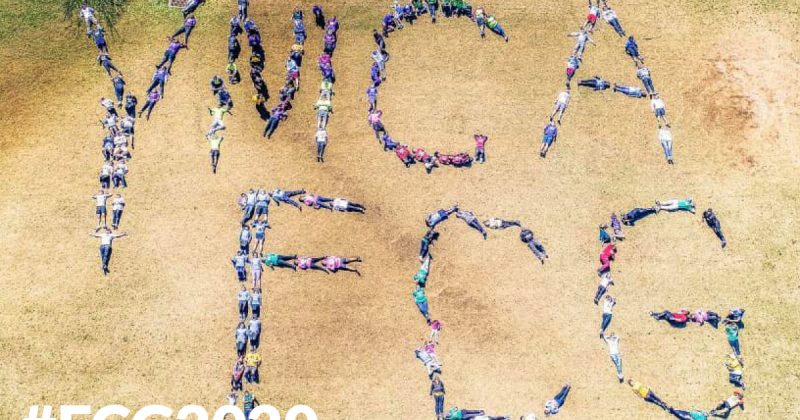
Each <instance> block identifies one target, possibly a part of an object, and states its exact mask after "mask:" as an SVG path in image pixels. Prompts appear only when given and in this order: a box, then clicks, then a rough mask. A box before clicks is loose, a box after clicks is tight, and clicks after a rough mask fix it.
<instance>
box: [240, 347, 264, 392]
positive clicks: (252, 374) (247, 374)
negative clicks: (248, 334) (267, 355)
mask: <svg viewBox="0 0 800 420" xmlns="http://www.w3.org/2000/svg"><path fill="white" fill-rule="evenodd" d="M259 366H261V355H260V354H258V352H257V351H255V350H253V349H250V351H248V352H247V354H246V355H245V356H244V378H245V380H247V383H248V384H252V383H259V382H258V381H259V378H258V367H259Z"/></svg>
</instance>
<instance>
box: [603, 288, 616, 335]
mask: <svg viewBox="0 0 800 420" xmlns="http://www.w3.org/2000/svg"><path fill="white" fill-rule="evenodd" d="M616 304H617V300H616V299H614V298H613V297H611V295H606V298H605V299H603V321H602V322H601V323H600V338H603V336H604V335H605V333H606V329H607V328H608V326H609V325H610V324H611V311H612V310H613V309H614V305H616Z"/></svg>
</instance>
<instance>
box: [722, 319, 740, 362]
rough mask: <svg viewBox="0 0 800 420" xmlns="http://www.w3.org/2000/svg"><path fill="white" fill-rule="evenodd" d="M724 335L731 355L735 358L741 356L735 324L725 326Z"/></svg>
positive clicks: (737, 328) (737, 330) (737, 329)
mask: <svg viewBox="0 0 800 420" xmlns="http://www.w3.org/2000/svg"><path fill="white" fill-rule="evenodd" d="M725 335H726V336H727V337H728V344H730V345H731V349H733V354H734V355H736V357H739V356H741V355H742V352H741V350H740V348H739V327H738V326H737V325H736V324H732V323H728V324H727V325H726V326H725Z"/></svg>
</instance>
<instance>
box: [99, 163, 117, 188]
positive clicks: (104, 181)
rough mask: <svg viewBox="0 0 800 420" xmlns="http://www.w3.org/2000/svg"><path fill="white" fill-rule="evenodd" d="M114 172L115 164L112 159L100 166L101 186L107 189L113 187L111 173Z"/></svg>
mask: <svg viewBox="0 0 800 420" xmlns="http://www.w3.org/2000/svg"><path fill="white" fill-rule="evenodd" d="M112 172H114V166H113V165H112V164H111V161H108V160H107V161H106V162H105V163H103V166H102V167H101V168H100V188H102V189H104V190H107V189H108V188H110V187H111V173H112Z"/></svg>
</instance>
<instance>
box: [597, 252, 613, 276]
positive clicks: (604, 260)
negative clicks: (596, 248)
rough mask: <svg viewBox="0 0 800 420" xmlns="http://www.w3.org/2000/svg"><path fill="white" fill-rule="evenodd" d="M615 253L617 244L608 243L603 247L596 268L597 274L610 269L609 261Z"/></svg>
mask: <svg viewBox="0 0 800 420" xmlns="http://www.w3.org/2000/svg"><path fill="white" fill-rule="evenodd" d="M616 255H617V246H616V245H614V244H608V245H606V246H605V248H603V252H601V253H600V268H598V269H597V274H598V275H602V274H603V273H605V272H606V271H610V270H611V261H613V260H614V258H616Z"/></svg>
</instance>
